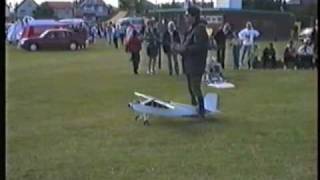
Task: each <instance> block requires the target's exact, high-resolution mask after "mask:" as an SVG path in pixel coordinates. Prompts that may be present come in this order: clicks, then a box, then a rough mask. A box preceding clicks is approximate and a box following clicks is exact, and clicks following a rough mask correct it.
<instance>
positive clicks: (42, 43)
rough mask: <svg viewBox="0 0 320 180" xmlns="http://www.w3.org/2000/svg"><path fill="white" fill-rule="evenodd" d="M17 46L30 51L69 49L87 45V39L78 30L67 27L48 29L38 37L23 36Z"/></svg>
mask: <svg viewBox="0 0 320 180" xmlns="http://www.w3.org/2000/svg"><path fill="white" fill-rule="evenodd" d="M19 46H20V47H21V48H23V49H26V50H30V51H37V50H39V49H70V50H72V51H75V50H77V49H78V48H80V47H85V48H86V47H87V46H88V41H87V39H86V38H85V37H84V36H83V35H82V34H81V33H79V32H73V31H71V30H68V29H49V30H46V31H45V32H43V33H42V34H41V35H40V36H39V37H32V38H23V39H21V40H20V44H19Z"/></svg>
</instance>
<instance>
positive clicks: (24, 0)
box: [15, 0, 39, 10]
mask: <svg viewBox="0 0 320 180" xmlns="http://www.w3.org/2000/svg"><path fill="white" fill-rule="evenodd" d="M26 1H28V0H23V1H21V3H20V4H18V6H17V7H16V9H19V8H20V6H21V5H22V4H23V3H25V2H26ZM29 1H31V2H33V3H34V4H36V5H37V6H39V5H38V4H37V3H36V2H35V1H34V0H29ZM16 9H15V10H16Z"/></svg>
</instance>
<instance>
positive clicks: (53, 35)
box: [46, 32, 56, 39]
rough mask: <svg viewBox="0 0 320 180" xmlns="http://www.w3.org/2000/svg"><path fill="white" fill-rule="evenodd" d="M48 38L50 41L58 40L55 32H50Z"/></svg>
mask: <svg viewBox="0 0 320 180" xmlns="http://www.w3.org/2000/svg"><path fill="white" fill-rule="evenodd" d="M46 37H47V38H48V39H55V38H56V35H55V33H54V32H48V33H47V35H46Z"/></svg>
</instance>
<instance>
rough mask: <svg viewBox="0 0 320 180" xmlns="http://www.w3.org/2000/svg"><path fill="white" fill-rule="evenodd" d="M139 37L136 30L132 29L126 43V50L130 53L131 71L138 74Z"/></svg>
mask: <svg viewBox="0 0 320 180" xmlns="http://www.w3.org/2000/svg"><path fill="white" fill-rule="evenodd" d="M141 43H142V41H141V39H139V38H138V33H137V31H136V30H134V31H133V33H132V37H131V38H130V39H129V41H128V44H127V51H129V52H130V53H131V61H132V65H133V73H134V74H138V69H139V63H140V50H141Z"/></svg>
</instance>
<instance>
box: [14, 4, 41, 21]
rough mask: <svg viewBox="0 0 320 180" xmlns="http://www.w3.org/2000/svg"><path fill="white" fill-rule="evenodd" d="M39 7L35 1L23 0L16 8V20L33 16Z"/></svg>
mask: <svg viewBox="0 0 320 180" xmlns="http://www.w3.org/2000/svg"><path fill="white" fill-rule="evenodd" d="M37 7H38V4H37V3H36V2H35V1H34V0H23V1H22V2H21V3H20V4H18V6H17V7H16V8H15V13H16V18H18V19H22V18H23V17H24V16H33V11H34V10H36V8H37Z"/></svg>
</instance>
